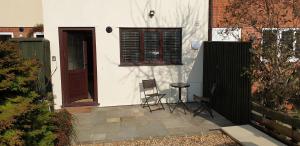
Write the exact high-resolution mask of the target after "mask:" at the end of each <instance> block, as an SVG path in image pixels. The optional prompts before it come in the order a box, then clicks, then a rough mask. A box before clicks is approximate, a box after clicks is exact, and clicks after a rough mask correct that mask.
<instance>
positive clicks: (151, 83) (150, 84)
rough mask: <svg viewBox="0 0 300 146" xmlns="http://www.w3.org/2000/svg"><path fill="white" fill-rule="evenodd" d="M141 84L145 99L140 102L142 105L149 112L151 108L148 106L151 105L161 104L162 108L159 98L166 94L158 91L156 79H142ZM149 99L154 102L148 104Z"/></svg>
mask: <svg viewBox="0 0 300 146" xmlns="http://www.w3.org/2000/svg"><path fill="white" fill-rule="evenodd" d="M142 85H143V90H144V94H145V101H144V102H143V103H142V107H143V108H144V107H146V106H147V107H148V108H149V110H150V112H152V111H153V110H152V109H151V107H150V106H153V105H158V104H160V105H161V107H162V108H161V109H164V110H165V108H164V106H163V104H162V103H161V99H162V98H163V97H164V96H165V95H166V94H160V93H158V88H157V86H156V81H155V79H151V80H142ZM150 100H155V103H154V104H149V101H150Z"/></svg>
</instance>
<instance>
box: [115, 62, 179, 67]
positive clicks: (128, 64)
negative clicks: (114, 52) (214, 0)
mask: <svg viewBox="0 0 300 146" xmlns="http://www.w3.org/2000/svg"><path fill="white" fill-rule="evenodd" d="M172 65H173V66H176V65H183V64H182V63H179V64H157V63H153V64H145V63H138V64H132V63H121V64H120V65H119V67H134V66H172Z"/></svg>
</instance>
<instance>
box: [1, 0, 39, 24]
mask: <svg viewBox="0 0 300 146" xmlns="http://www.w3.org/2000/svg"><path fill="white" fill-rule="evenodd" d="M42 13H43V12H42V0H1V3H0V14H1V15H0V27H33V26H34V25H36V24H41V23H43V21H42V20H43V16H42Z"/></svg>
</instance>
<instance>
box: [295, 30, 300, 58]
mask: <svg viewBox="0 0 300 146" xmlns="http://www.w3.org/2000/svg"><path fill="white" fill-rule="evenodd" d="M295 41H296V43H295V51H296V56H297V57H298V58H299V57H300V30H297V31H296V33H295Z"/></svg>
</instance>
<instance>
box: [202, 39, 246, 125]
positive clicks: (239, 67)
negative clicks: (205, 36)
mask: <svg viewBox="0 0 300 146" xmlns="http://www.w3.org/2000/svg"><path fill="white" fill-rule="evenodd" d="M250 47H251V43H248V42H205V43H204V62H203V63H204V65H203V72H204V73H203V94H204V96H209V95H210V93H209V90H210V88H211V87H212V84H213V83H214V82H215V83H217V89H216V95H215V96H214V97H213V98H212V106H213V108H214V110H216V111H217V112H218V113H220V114H222V115H223V116H224V117H226V118H227V119H229V120H231V121H232V122H233V123H236V124H246V123H249V113H250V112H249V107H250V96H251V94H250V92H251V91H250V80H249V78H248V77H247V75H243V74H245V71H246V69H247V68H249V66H250Z"/></svg>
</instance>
